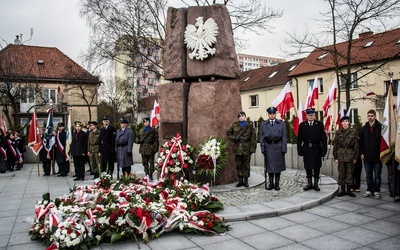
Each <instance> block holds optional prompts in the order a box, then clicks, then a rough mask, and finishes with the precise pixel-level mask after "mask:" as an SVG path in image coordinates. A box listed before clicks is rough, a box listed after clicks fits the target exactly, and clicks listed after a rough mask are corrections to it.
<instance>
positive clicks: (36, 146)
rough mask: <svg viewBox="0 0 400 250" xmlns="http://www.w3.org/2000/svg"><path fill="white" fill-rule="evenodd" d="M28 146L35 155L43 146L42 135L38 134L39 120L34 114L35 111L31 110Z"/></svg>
mask: <svg viewBox="0 0 400 250" xmlns="http://www.w3.org/2000/svg"><path fill="white" fill-rule="evenodd" d="M28 147H30V148H31V149H32V151H33V153H34V154H35V155H38V154H39V152H40V150H41V149H42V147H43V144H42V136H41V134H40V127H39V121H38V119H37V116H36V111H33V114H32V119H31V123H30V127H29V136H28Z"/></svg>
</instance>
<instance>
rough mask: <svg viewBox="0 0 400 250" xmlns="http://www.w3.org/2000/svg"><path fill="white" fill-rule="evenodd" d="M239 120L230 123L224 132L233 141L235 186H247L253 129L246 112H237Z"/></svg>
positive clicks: (253, 138)
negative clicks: (236, 177)
mask: <svg viewBox="0 0 400 250" xmlns="http://www.w3.org/2000/svg"><path fill="white" fill-rule="evenodd" d="M238 119H239V121H237V122H234V123H232V125H231V127H230V128H229V130H228V131H227V132H226V134H227V136H228V139H229V140H230V141H231V142H233V153H234V154H235V163H236V172H237V175H238V178H239V182H238V183H237V184H236V187H242V186H244V187H249V182H248V178H249V177H250V156H251V154H252V153H254V151H255V148H254V140H255V139H256V134H255V130H254V128H253V124H252V123H251V122H247V121H246V113H245V112H243V111H241V112H240V113H239V114H238Z"/></svg>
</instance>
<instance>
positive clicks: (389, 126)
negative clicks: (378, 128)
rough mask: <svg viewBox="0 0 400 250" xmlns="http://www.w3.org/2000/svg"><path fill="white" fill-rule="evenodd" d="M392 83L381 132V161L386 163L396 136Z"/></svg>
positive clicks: (390, 155)
mask: <svg viewBox="0 0 400 250" xmlns="http://www.w3.org/2000/svg"><path fill="white" fill-rule="evenodd" d="M393 99H394V98H393V91H392V85H391V84H390V85H389V90H388V94H387V97H386V103H385V110H384V111H383V119H384V122H383V123H382V132H381V147H380V148H381V153H380V158H381V161H382V162H383V163H384V164H386V163H387V162H388V161H389V160H390V158H391V157H392V151H393V149H394V148H392V146H393V147H394V143H395V140H396V139H395V138H396V115H395V112H394V110H395V109H394V108H393V107H394V100H393Z"/></svg>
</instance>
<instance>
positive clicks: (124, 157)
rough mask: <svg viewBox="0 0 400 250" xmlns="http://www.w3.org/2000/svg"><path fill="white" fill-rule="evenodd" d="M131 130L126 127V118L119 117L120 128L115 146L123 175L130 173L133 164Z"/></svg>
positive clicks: (132, 135) (132, 136)
mask: <svg viewBox="0 0 400 250" xmlns="http://www.w3.org/2000/svg"><path fill="white" fill-rule="evenodd" d="M134 138H135V136H134V134H133V131H132V130H131V129H130V128H129V127H128V120H126V119H125V118H121V119H120V129H118V131H117V136H116V138H115V145H116V146H117V157H118V160H117V164H118V167H120V168H121V169H122V173H123V175H125V176H126V175H129V174H131V170H132V169H131V166H132V165H133V157H132V148H133V141H134Z"/></svg>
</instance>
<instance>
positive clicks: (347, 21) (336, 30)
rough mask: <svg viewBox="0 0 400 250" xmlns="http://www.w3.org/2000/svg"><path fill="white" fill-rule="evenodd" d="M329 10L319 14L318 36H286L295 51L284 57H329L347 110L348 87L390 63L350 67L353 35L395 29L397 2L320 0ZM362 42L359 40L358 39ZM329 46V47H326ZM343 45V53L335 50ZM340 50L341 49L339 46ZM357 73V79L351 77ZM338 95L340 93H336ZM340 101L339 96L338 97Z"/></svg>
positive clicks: (353, 56) (399, 7)
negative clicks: (317, 53) (322, 53)
mask: <svg viewBox="0 0 400 250" xmlns="http://www.w3.org/2000/svg"><path fill="white" fill-rule="evenodd" d="M324 1H325V2H326V3H327V7H329V10H328V11H327V12H325V13H322V16H323V17H324V19H323V20H321V21H322V22H321V24H322V25H323V27H324V29H323V32H320V33H318V34H311V33H308V32H307V31H306V32H305V33H304V34H301V35H299V34H296V33H295V32H293V33H292V34H289V33H287V34H288V35H289V39H288V40H287V42H288V43H289V45H291V46H292V47H293V48H295V49H296V50H295V51H294V52H292V53H288V55H289V56H290V55H298V54H301V53H309V52H311V51H312V50H314V49H320V50H321V51H325V53H327V54H328V53H329V54H332V56H333V59H332V60H333V63H334V68H335V71H336V77H337V82H338V83H341V84H339V90H340V88H345V93H346V108H347V109H348V108H349V107H350V104H351V101H352V98H351V95H350V89H351V86H352V85H353V84H354V82H355V81H359V80H361V79H363V78H365V77H366V76H367V75H369V74H371V73H378V74H379V71H381V74H382V73H383V72H382V70H383V68H384V66H385V65H386V64H387V63H388V62H389V61H390V60H391V59H388V60H386V61H383V62H380V63H378V64H377V65H370V66H368V67H358V68H357V67H354V66H355V65H356V63H357V60H356V58H357V55H356V53H355V52H354V50H353V49H352V48H353V45H354V41H355V39H357V37H356V34H358V33H362V32H365V31H366V30H371V29H374V30H378V31H379V30H381V31H384V30H388V29H391V28H393V27H396V26H397V25H398V23H395V22H393V24H391V23H392V22H391V20H392V18H393V17H396V16H398V15H399V13H400V0H368V1H365V0H324ZM359 39H362V38H359ZM327 43H331V44H332V45H331V46H326V44H327ZM343 43H345V47H346V48H345V49H339V48H338V44H342V45H343ZM342 48H343V46H342ZM354 73H357V79H354V78H352V74H354ZM339 93H340V91H339ZM339 101H340V95H339Z"/></svg>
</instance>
